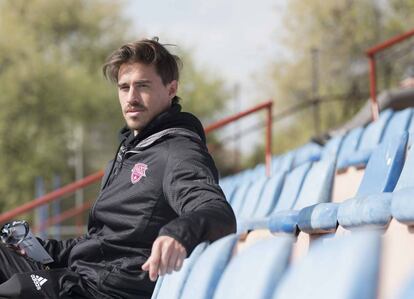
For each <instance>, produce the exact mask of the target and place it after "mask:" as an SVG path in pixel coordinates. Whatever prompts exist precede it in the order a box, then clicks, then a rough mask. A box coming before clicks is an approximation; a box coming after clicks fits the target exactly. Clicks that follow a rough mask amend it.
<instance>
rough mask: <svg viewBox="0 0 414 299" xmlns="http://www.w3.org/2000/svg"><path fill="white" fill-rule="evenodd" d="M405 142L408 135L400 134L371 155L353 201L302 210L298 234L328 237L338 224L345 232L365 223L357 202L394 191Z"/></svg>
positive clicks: (403, 154)
mask: <svg viewBox="0 0 414 299" xmlns="http://www.w3.org/2000/svg"><path fill="white" fill-rule="evenodd" d="M407 140H408V134H407V133H404V134H402V135H400V136H398V137H394V139H393V140H391V141H390V142H388V143H384V144H381V145H380V146H379V147H378V148H377V149H376V150H375V151H374V153H373V154H372V155H371V158H370V160H369V161H368V164H367V167H366V169H365V173H364V176H363V178H362V181H361V184H360V186H359V188H358V191H357V194H356V195H355V197H354V198H352V199H349V200H347V201H345V202H343V203H341V204H340V205H338V204H335V203H321V204H317V205H313V206H309V207H306V208H304V209H302V210H301V211H300V213H299V216H298V226H299V228H300V230H301V231H304V232H306V233H310V234H313V233H328V232H334V231H335V230H336V228H337V225H338V222H339V223H340V224H341V225H342V226H344V227H346V228H348V227H352V226H354V225H355V226H358V225H360V224H361V222H360V221H368V218H364V217H365V216H364V213H365V212H364V211H365V210H363V209H361V208H360V207H358V205H359V202H360V200H361V199H363V198H368V199H369V198H371V196H372V195H375V194H379V193H384V192H391V191H392V190H394V188H395V185H396V183H397V180H398V178H399V176H400V173H401V170H402V167H403V164H404V159H405V150H406V144H407ZM369 200H370V199H369ZM352 201H355V202H354V203H352ZM340 210H341V212H339V211H340ZM369 213H370V211H368V214H369ZM368 214H367V215H368ZM363 219H366V220H363ZM370 221H371V220H370Z"/></svg>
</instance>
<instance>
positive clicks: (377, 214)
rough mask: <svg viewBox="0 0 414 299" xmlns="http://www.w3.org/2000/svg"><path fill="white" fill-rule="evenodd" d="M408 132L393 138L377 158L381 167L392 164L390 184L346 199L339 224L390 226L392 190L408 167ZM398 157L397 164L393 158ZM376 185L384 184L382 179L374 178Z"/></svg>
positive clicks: (340, 210) (339, 216)
mask: <svg viewBox="0 0 414 299" xmlns="http://www.w3.org/2000/svg"><path fill="white" fill-rule="evenodd" d="M407 141H408V133H407V132H405V133H403V134H402V135H400V136H398V137H395V138H393V139H392V140H391V141H390V142H388V143H387V144H388V146H385V147H382V148H383V149H384V151H383V152H382V153H381V151H379V152H378V153H379V155H378V160H377V161H376V162H377V163H376V165H378V166H377V169H378V168H379V165H383V164H389V165H392V167H391V168H390V171H389V172H388V173H387V176H388V177H385V178H384V179H385V180H386V181H388V184H387V185H386V186H384V188H381V189H379V190H378V189H377V191H378V192H370V193H368V194H359V195H358V196H356V197H354V198H351V199H349V200H346V201H344V202H343V203H341V204H340V206H339V208H338V223H339V225H341V226H342V227H344V228H346V229H351V228H359V227H361V226H364V225H368V226H372V227H373V226H375V227H377V228H386V227H387V226H388V224H389V222H390V220H391V209H390V205H391V198H392V193H391V192H392V191H394V188H395V186H396V185H397V181H398V178H399V177H400V174H401V171H402V169H403V166H404V160H405V153H406V146H407ZM392 157H394V159H393V160H394V163H391V161H390V159H391V158H392ZM373 183H374V184H376V185H378V186H379V185H381V178H380V177H377V180H375V181H373Z"/></svg>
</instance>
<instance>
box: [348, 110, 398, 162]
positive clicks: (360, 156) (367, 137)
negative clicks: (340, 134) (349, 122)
mask: <svg viewBox="0 0 414 299" xmlns="http://www.w3.org/2000/svg"><path fill="white" fill-rule="evenodd" d="M392 115H393V111H392V110H391V109H387V110H385V111H383V112H381V114H380V117H379V119H378V120H377V121H374V122H371V123H370V124H368V126H367V127H366V128H365V129H364V132H363V134H362V137H361V140H360V142H359V145H358V147H357V148H356V149H355V151H354V152H351V153H348V155H347V157H345V159H344V160H343V161H342V164H341V167H345V168H346V167H350V166H358V165H366V164H367V162H368V160H369V157H370V156H371V154H372V151H373V150H374V149H375V148H376V147H377V146H378V144H379V143H380V141H381V137H382V136H383V133H384V131H385V126H386V125H387V123H388V121H389V119H390V118H391V116H392ZM402 132H403V131H401V132H400V133H402Z"/></svg>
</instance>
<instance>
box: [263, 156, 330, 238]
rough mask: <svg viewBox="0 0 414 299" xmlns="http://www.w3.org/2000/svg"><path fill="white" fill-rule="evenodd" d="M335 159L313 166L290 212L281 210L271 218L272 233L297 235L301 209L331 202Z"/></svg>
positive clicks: (270, 227)
mask: <svg viewBox="0 0 414 299" xmlns="http://www.w3.org/2000/svg"><path fill="white" fill-rule="evenodd" d="M335 162H336V160H335V158H328V159H325V160H321V161H319V162H316V163H314V164H313V165H312V167H311V169H310V170H309V172H308V173H307V175H306V178H305V181H304V183H303V186H302V188H301V190H300V194H299V196H298V199H297V201H296V203H295V204H294V205H293V206H292V208H291V209H290V210H284V211H283V210H280V211H278V212H276V213H274V214H272V216H271V217H270V220H269V229H270V231H272V232H284V233H297V221H298V214H299V211H300V210H301V209H303V208H304V207H307V206H311V205H314V204H317V203H323V202H330V201H331V199H332V189H333V181H334V177H335V171H336V164H335Z"/></svg>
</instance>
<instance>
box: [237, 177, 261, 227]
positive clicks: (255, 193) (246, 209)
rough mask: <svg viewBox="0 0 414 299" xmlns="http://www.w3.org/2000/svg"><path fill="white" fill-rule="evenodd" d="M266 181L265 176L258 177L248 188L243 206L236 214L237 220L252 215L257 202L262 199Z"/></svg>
mask: <svg viewBox="0 0 414 299" xmlns="http://www.w3.org/2000/svg"><path fill="white" fill-rule="evenodd" d="M267 181H268V178H267V177H266V176H262V177H259V178H258V179H257V181H256V182H254V183H253V184H252V185H251V186H250V188H249V191H248V192H247V194H246V197H245V199H244V202H243V205H242V207H241V209H240V210H239V212H238V213H237V214H236V217H237V219H238V220H239V219H240V220H243V219H248V218H250V217H251V216H252V215H253V213H254V211H255V209H256V207H257V205H258V203H259V201H260V200H261V198H262V192H263V188H264V186H265V184H266V182H267Z"/></svg>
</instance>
